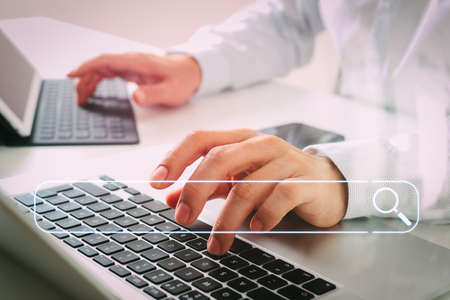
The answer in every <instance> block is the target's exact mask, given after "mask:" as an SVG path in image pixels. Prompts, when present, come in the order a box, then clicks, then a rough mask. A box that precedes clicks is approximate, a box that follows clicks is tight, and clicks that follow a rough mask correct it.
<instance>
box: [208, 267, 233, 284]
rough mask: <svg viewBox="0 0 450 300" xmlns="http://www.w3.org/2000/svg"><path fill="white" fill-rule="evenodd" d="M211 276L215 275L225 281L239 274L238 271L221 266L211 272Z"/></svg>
mask: <svg viewBox="0 0 450 300" xmlns="http://www.w3.org/2000/svg"><path fill="white" fill-rule="evenodd" d="M209 276H211V277H214V278H215V279H217V280H219V281H220V282H225V281H228V280H231V279H233V278H236V277H238V274H237V273H236V272H233V271H231V270H230V269H227V268H224V267H221V268H219V269H217V270H214V271H211V272H209Z"/></svg>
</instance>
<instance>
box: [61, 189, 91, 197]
mask: <svg viewBox="0 0 450 300" xmlns="http://www.w3.org/2000/svg"><path fill="white" fill-rule="evenodd" d="M63 195H64V196H66V197H67V198H70V199H73V198H78V197H81V196H84V195H86V194H85V193H83V192H82V191H79V190H75V189H71V190H69V191H65V192H64V193H63Z"/></svg>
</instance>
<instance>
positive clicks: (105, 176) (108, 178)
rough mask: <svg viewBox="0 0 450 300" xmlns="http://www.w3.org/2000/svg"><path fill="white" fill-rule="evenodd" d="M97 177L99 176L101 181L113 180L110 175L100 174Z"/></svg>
mask: <svg viewBox="0 0 450 300" xmlns="http://www.w3.org/2000/svg"><path fill="white" fill-rule="evenodd" d="M99 178H100V180H103V181H115V179H114V178H112V177H110V176H108V175H102V176H100V177H99Z"/></svg>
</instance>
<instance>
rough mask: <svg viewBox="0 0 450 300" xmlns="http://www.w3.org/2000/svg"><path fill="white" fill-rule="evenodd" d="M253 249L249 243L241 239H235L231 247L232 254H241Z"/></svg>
mask: <svg viewBox="0 0 450 300" xmlns="http://www.w3.org/2000/svg"><path fill="white" fill-rule="evenodd" d="M251 248H252V245H250V244H249V243H247V242H244V241H243V240H241V239H239V238H235V239H234V241H233V244H232V245H231V248H230V252H232V253H235V254H239V253H241V252H242V251H245V250H249V249H251Z"/></svg>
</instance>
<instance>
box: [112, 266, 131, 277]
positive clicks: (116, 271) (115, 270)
mask: <svg viewBox="0 0 450 300" xmlns="http://www.w3.org/2000/svg"><path fill="white" fill-rule="evenodd" d="M109 270H110V271H111V272H113V273H114V274H116V275H117V276H120V277H125V276H128V275H130V274H131V272H130V271H128V270H127V269H125V268H124V267H122V266H119V265H115V266H112V267H111V268H109Z"/></svg>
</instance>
